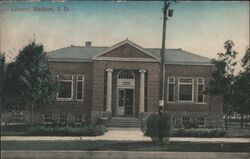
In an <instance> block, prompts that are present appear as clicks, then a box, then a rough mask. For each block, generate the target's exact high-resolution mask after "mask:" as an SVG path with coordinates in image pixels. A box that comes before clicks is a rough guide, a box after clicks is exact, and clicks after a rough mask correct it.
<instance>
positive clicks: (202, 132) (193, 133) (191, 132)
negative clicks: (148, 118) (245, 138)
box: [171, 129, 227, 137]
mask: <svg viewBox="0 0 250 159" xmlns="http://www.w3.org/2000/svg"><path fill="white" fill-rule="evenodd" d="M226 135H227V132H226V130H224V129H178V130H174V131H173V133H172V135H171V136H173V137H223V136H226Z"/></svg>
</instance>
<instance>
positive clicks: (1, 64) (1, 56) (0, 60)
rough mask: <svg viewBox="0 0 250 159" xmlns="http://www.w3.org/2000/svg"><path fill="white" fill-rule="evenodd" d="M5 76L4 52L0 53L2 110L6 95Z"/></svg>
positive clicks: (0, 105)
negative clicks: (4, 89)
mask: <svg viewBox="0 0 250 159" xmlns="http://www.w3.org/2000/svg"><path fill="white" fill-rule="evenodd" d="M5 76H6V63H5V56H4V54H1V53H0V107H1V110H2V108H3V95H4V91H3V86H4V81H5Z"/></svg>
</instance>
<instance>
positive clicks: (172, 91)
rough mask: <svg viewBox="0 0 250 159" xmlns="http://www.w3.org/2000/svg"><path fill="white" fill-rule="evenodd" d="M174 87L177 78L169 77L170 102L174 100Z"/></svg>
mask: <svg viewBox="0 0 250 159" xmlns="http://www.w3.org/2000/svg"><path fill="white" fill-rule="evenodd" d="M174 89H175V79H174V77H168V96H167V97H168V102H174V97H175V96H174Z"/></svg>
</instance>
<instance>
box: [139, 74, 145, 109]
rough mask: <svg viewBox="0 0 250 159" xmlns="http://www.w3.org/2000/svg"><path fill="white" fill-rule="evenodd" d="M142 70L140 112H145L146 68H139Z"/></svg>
mask: <svg viewBox="0 0 250 159" xmlns="http://www.w3.org/2000/svg"><path fill="white" fill-rule="evenodd" d="M139 72H140V103H139V113H143V112H144V101H145V72H146V70H139Z"/></svg>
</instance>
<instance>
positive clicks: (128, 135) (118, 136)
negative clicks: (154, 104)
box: [1, 129, 250, 143]
mask: <svg viewBox="0 0 250 159" xmlns="http://www.w3.org/2000/svg"><path fill="white" fill-rule="evenodd" d="M1 140H2V141H10V140H12V141H13V140H15V141H53V140H64V141H65V140H66V141H67V140H112V141H151V139H150V138H149V137H146V136H144V135H143V133H142V132H141V131H140V130H137V129H126V130H124V129H120V130H119V129H118V130H117V129H116V130H112V129H111V130H109V131H108V132H107V133H106V134H104V135H103V136H90V137H88V136H84V137H72V136H2V137H1ZM170 141H177V142H210V143H211V142H213V143H216V142H234V143H250V138H195V137H171V138H170Z"/></svg>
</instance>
